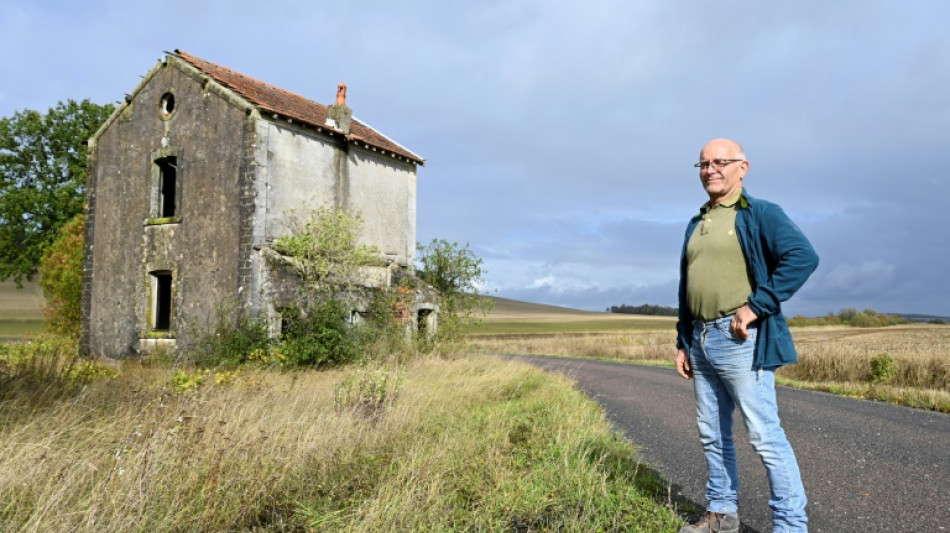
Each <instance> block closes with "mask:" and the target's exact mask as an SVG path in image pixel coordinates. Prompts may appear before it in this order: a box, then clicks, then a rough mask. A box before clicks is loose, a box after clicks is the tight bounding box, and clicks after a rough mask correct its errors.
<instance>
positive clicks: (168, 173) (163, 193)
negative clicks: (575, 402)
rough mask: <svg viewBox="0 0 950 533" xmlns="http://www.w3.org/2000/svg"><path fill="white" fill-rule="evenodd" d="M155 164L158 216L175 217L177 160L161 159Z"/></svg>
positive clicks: (170, 158) (172, 158)
mask: <svg viewBox="0 0 950 533" xmlns="http://www.w3.org/2000/svg"><path fill="white" fill-rule="evenodd" d="M155 164H156V165H157V166H158V216H159V217H162V218H167V217H173V216H175V215H176V209H175V203H176V198H175V191H176V188H177V183H178V160H177V158H175V157H163V158H161V159H157V160H156V161H155Z"/></svg>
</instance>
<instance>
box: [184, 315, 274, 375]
mask: <svg viewBox="0 0 950 533" xmlns="http://www.w3.org/2000/svg"><path fill="white" fill-rule="evenodd" d="M272 345H273V340H272V339H271V338H270V332H269V331H268V328H267V323H266V322H265V321H264V320H261V319H260V318H259V317H255V316H248V315H247V314H245V313H238V314H237V316H236V317H234V318H232V317H231V314H230V313H228V312H226V311H224V310H219V312H218V316H217V320H216V323H215V324H214V327H212V328H211V330H210V331H209V332H207V333H205V334H203V335H199V336H198V341H197V342H196V343H195V345H194V346H192V347H190V348H189V349H188V351H189V353H190V359H191V360H192V361H193V362H194V363H195V364H196V365H198V366H201V367H222V368H229V367H235V366H238V365H240V364H243V363H247V362H249V361H250V360H251V359H252V355H253V354H255V353H259V352H261V351H265V352H266V351H267V350H268V349H270V347H271V346H272Z"/></svg>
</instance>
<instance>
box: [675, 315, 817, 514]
mask: <svg viewBox="0 0 950 533" xmlns="http://www.w3.org/2000/svg"><path fill="white" fill-rule="evenodd" d="M731 322H732V317H731V316H730V317H725V318H720V319H718V320H713V321H709V322H700V321H697V322H696V323H695V324H694V333H693V341H692V346H691V347H690V350H689V362H690V366H691V367H692V370H693V387H694V390H695V392H696V425H697V426H698V428H699V438H700V440H701V442H702V445H703V450H704V452H705V455H706V466H707V467H708V468H709V482H708V483H706V499H707V500H708V501H709V505H708V508H707V510H709V511H712V512H716V513H734V512H736V511H737V510H738V504H739V470H738V468H737V466H736V448H735V442H734V441H733V437H732V422H733V412H734V411H735V408H736V407H738V408H739V411H740V412H741V413H742V418H743V420H744V421H745V427H746V431H748V433H749V440H750V441H751V443H752V446H753V448H755V451H756V452H757V453H758V454H759V456H760V457H761V458H762V464H764V465H765V469H766V471H767V472H768V477H769V486H770V487H771V498H770V499H769V506H770V507H771V508H772V522H773V529H772V531H773V533H791V532H795V533H798V532H807V531H808V524H807V522H808V518H807V517H806V515H805V504H806V503H807V501H808V500H807V498H806V497H805V487H804V486H803V485H802V479H801V474H800V473H799V471H798V462H797V461H796V460H795V452H793V451H792V446H791V445H790V444H789V443H788V439H787V438H786V437H785V431H784V430H783V429H782V425H781V422H780V421H779V418H778V405H777V404H776V403H775V369H774V368H763V369H761V370H753V368H752V365H753V361H754V352H755V339H756V334H757V333H758V330H757V329H755V328H750V329H749V337H748V338H747V339H746V340H744V341H741V340H738V339H737V338H735V337H733V335H732V332H731V331H730V330H729V324H730V323H731Z"/></svg>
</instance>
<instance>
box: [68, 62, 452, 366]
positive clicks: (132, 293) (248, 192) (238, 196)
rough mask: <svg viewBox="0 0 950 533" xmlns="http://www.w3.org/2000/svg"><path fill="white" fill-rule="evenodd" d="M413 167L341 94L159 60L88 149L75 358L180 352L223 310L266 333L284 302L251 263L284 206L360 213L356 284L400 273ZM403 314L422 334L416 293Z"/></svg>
mask: <svg viewBox="0 0 950 533" xmlns="http://www.w3.org/2000/svg"><path fill="white" fill-rule="evenodd" d="M328 89H332V87H331V88H328ZM328 92H330V91H328ZM424 163H425V162H424V160H423V159H422V158H421V157H419V156H418V155H416V154H415V153H413V152H412V151H410V150H408V149H406V148H404V147H403V146H400V145H399V144H397V143H396V142H394V141H392V140H391V139H389V138H388V137H386V136H384V135H382V134H381V133H379V132H378V131H376V130H374V129H372V128H370V127H369V126H367V125H366V124H364V123H362V122H360V121H359V120H357V119H355V118H353V117H352V113H351V111H350V109H349V108H348V107H347V106H346V88H345V86H343V85H342V84H341V85H340V87H339V89H338V91H337V101H336V103H335V104H334V105H331V106H326V105H322V104H319V103H317V102H314V101H312V100H309V99H307V98H304V97H302V96H299V95H297V94H294V93H291V92H288V91H285V90H282V89H279V88H277V87H274V86H272V85H269V84H267V83H264V82H261V81H258V80H256V79H253V78H250V77H248V76H245V75H243V74H240V73H238V72H235V71H233V70H230V69H228V68H225V67H222V66H219V65H216V64H214V63H211V62H208V61H205V60H203V59H199V58H197V57H195V56H192V55H190V54H187V53H185V52H182V51H180V50H176V51H175V52H174V53H167V54H166V56H165V57H164V59H162V60H161V61H159V62H158V64H156V65H155V66H154V67H153V68H152V69H151V70H150V71H149V72H148V73H147V74H146V75H145V77H144V79H143V80H142V81H141V82H140V83H139V84H138V86H137V87H136V88H135V89H134V90H133V91H132V92H131V94H129V95H127V96H126V98H125V102H124V103H122V104H121V105H120V106H119V107H118V109H116V111H115V113H113V115H112V116H111V117H110V118H109V119H108V120H107V121H106V122H105V124H104V125H103V126H102V127H101V128H100V129H99V131H98V132H96V134H95V135H94V136H93V137H92V139H90V141H89V174H88V176H89V177H88V182H87V200H88V202H87V218H86V249H85V257H84V264H83V304H82V326H81V341H80V342H81V350H82V352H83V353H84V354H87V355H98V356H105V357H127V356H133V355H136V354H139V353H142V352H143V351H147V350H148V349H150V348H151V347H152V346H155V345H162V346H165V347H166V348H173V347H174V346H176V345H179V346H180V345H187V344H188V343H189V340H193V339H189V336H190V335H195V334H196V333H195V332H196V331H200V329H201V328H200V326H201V325H202V324H204V325H207V324H209V323H210V321H211V320H214V318H215V315H216V313H217V312H219V310H220V309H221V307H222V306H225V305H230V306H233V307H234V308H236V309H240V310H243V311H245V312H249V313H254V314H258V315H263V316H266V317H268V318H269V319H271V320H272V321H273V323H274V324H276V325H277V326H276V327H279V324H280V316H279V310H280V306H281V305H285V304H286V303H287V302H286V301H283V302H282V301H280V300H281V299H282V298H283V299H286V295H287V294H288V292H291V293H292V291H288V288H287V287H286V286H284V287H282V286H280V276H275V275H272V273H271V272H270V269H269V267H268V264H267V260H266V258H265V257H264V256H265V254H266V253H267V251H268V250H269V244H270V243H272V242H273V240H274V239H275V238H278V237H280V236H281V235H283V234H285V233H286V231H287V229H286V227H285V226H284V225H283V223H282V222H283V220H284V216H285V213H286V212H287V211H288V210H291V209H305V208H315V207H319V206H321V205H326V206H334V207H339V208H344V209H347V210H350V211H352V212H358V213H360V214H361V215H362V218H363V235H362V243H363V244H367V245H371V246H374V247H375V248H377V249H378V250H379V251H380V253H381V254H382V255H383V257H382V260H383V261H382V264H386V265H388V266H380V267H378V268H377V269H376V271H375V272H371V273H369V275H367V276H366V279H367V284H368V285H370V286H377V287H385V286H389V285H392V284H393V283H394V279H396V278H399V277H402V276H406V275H412V271H413V262H414V255H415V243H416V170H417V168H418V167H419V166H422V165H424ZM370 280H372V281H370ZM361 311H364V310H362V309H354V310H353V316H354V317H356V316H358V314H359V312H361ZM410 312H411V313H412V316H411V320H412V321H411V324H415V325H418V327H420V328H429V329H434V328H435V323H436V319H437V315H438V305H437V301H436V298H435V297H434V296H433V295H432V293H431V292H430V291H425V290H422V291H418V294H417V295H416V297H415V299H414V301H413V303H412V306H411V309H410ZM193 326H199V327H197V328H196V327H193Z"/></svg>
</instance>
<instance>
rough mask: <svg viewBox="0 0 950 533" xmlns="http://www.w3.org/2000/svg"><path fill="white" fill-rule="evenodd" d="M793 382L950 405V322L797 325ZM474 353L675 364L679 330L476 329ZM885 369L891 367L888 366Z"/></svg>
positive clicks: (949, 408) (787, 372)
mask: <svg viewBox="0 0 950 533" xmlns="http://www.w3.org/2000/svg"><path fill="white" fill-rule="evenodd" d="M792 335H793V337H794V339H795V344H796V346H797V348H798V351H799V361H798V363H797V364H794V365H788V366H785V367H782V368H781V369H780V370H779V373H778V375H779V376H780V377H781V378H784V379H785V380H787V382H788V383H791V384H795V385H798V386H802V387H810V388H819V389H821V390H828V391H832V392H838V393H844V394H853V395H857V396H862V397H867V398H873V399H881V400H886V401H893V402H895V403H899V404H902V405H910V406H913V407H921V408H927V409H936V410H940V411H945V412H950V327H946V326H936V325H912V326H901V327H887V328H848V327H810V328H795V329H793V331H792ZM468 341H469V349H470V350H471V351H472V352H474V353H501V354H534V355H561V356H571V357H590V358H605V359H615V360H623V361H637V362H649V363H657V364H672V361H673V359H674V357H675V356H676V350H675V348H674V346H675V342H676V337H675V334H674V332H673V331H671V330H667V331H626V332H618V333H582V334H570V333H564V334H549V333H542V334H519V335H473V336H470V337H469V339H468ZM882 369H883V370H882Z"/></svg>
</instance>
